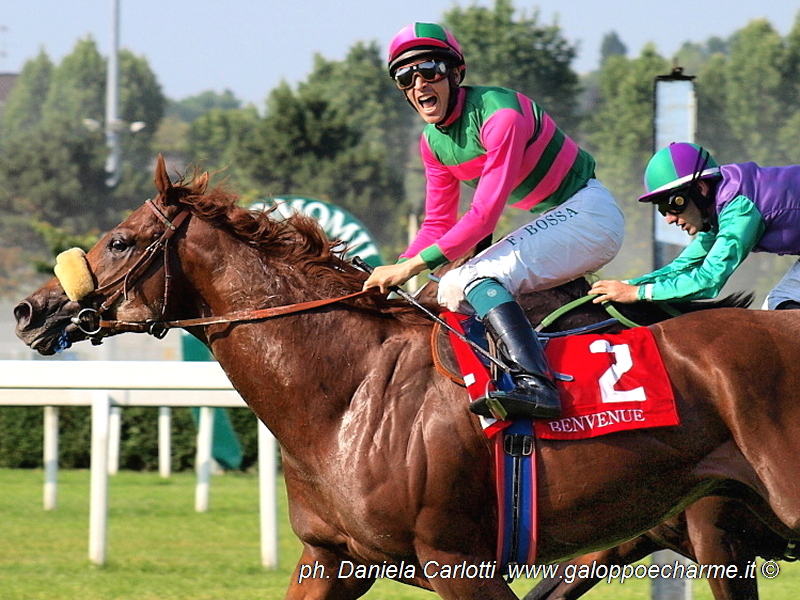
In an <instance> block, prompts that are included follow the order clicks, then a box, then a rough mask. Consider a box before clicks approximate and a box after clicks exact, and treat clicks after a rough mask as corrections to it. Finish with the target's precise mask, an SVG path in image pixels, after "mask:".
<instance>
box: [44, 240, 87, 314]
mask: <svg viewBox="0 0 800 600" xmlns="http://www.w3.org/2000/svg"><path fill="white" fill-rule="evenodd" d="M53 271H54V272H55V274H56V277H57V278H58V282H59V283H60V284H61V287H62V288H64V292H66V294H67V298H69V299H70V300H72V301H73V302H78V301H80V300H82V299H83V298H86V296H88V295H89V294H91V293H92V292H93V291H94V279H93V278H92V273H91V272H90V271H89V263H88V262H86V253H85V252H84V251H83V250H81V249H80V248H70V249H69V250H64V252H62V253H61V254H59V255H58V256H57V257H56V266H55V269H53Z"/></svg>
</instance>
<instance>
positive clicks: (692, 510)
mask: <svg viewBox="0 0 800 600" xmlns="http://www.w3.org/2000/svg"><path fill="white" fill-rule="evenodd" d="M726 513H728V514H726ZM730 513H735V514H739V513H741V514H740V520H741V521H740V523H739V524H738V525H737V531H736V532H735V533H731V532H729V531H727V529H726V526H725V521H726V518H727V519H730V518H731V514H730ZM754 519H755V517H754V516H753V515H752V514H751V513H749V512H747V511H746V510H745V509H744V508H743V507H741V506H739V504H738V503H737V502H734V501H732V500H727V499H723V498H718V497H708V498H701V499H700V500H698V501H697V502H695V503H694V504H692V505H691V506H689V507H688V508H687V509H686V525H687V530H688V533H689V539H690V540H691V543H692V546H693V548H694V553H695V560H696V561H697V563H698V564H701V565H719V566H723V565H724V566H726V569H727V567H728V566H730V565H735V566H736V573H735V574H733V573H731V572H730V571H727V573H726V574H729V575H731V576H729V577H709V578H708V585H709V587H710V588H711V593H712V594H713V596H714V598H715V600H758V582H757V581H756V578H755V574H752V575H753V576H749V575H750V573H749V572H748V566H749V565H751V564H752V563H753V562H754V561H755V559H756V555H755V552H754V550H753V547H752V543H751V538H752V534H749V533H750V532H749V525H750V522H751V521H753V520H754ZM755 526H757V527H759V528H761V527H762V526H761V525H760V524H759V523H757V522H755ZM753 541H755V538H754V539H753Z"/></svg>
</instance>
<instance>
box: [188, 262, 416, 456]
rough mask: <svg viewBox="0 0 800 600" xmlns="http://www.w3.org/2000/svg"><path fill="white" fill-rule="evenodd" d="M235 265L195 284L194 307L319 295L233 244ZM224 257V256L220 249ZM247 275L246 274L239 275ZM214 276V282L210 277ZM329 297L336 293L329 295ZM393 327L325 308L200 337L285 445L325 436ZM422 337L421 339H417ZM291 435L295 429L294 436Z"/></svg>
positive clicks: (211, 330)
mask: <svg viewBox="0 0 800 600" xmlns="http://www.w3.org/2000/svg"><path fill="white" fill-rule="evenodd" d="M239 253H240V255H239V256H238V257H237V259H236V261H237V264H236V266H235V267H234V266H232V265H230V264H227V265H222V264H221V265H219V266H218V267H217V268H216V269H215V271H214V277H211V276H210V275H207V276H206V277H202V278H200V279H202V281H197V282H195V287H196V292H197V293H196V296H195V302H197V309H198V310H200V309H202V310H205V311H206V312H208V311H209V310H210V311H211V312H212V313H213V314H214V316H221V315H225V314H230V313H233V312H237V311H242V310H248V309H257V308H262V307H265V306H275V305H284V304H292V303H296V302H301V301H305V300H310V299H314V298H318V297H319V296H320V294H321V293H322V294H323V295H327V294H325V293H323V292H319V291H318V290H319V288H322V289H324V285H320V282H319V281H315V282H314V289H307V290H305V291H303V289H302V286H299V284H298V281H302V279H303V278H302V277H300V276H298V275H297V274H292V275H291V277H292V278H293V281H288V280H287V279H286V278H285V277H276V276H275V275H274V273H269V272H268V270H266V269H264V267H263V266H262V265H261V264H260V261H259V259H258V257H257V256H255V255H254V254H252V253H250V252H248V251H246V250H242V249H239ZM223 256H225V254H223ZM245 274H246V277H245ZM211 280H213V281H211ZM331 295H336V294H333V293H331ZM390 329H394V330H397V329H398V325H397V323H396V321H394V319H391V318H389V319H381V318H378V317H374V316H372V317H370V316H368V315H365V314H363V313H360V312H354V311H351V310H343V309H342V308H341V306H336V305H334V306H332V307H330V308H324V309H319V310H314V311H308V312H301V313H297V314H291V315H285V316H280V317H275V318H270V319H267V320H264V321H257V322H248V323H238V324H234V325H231V324H225V325H213V326H210V327H208V328H206V332H205V337H206V338H207V343H208V345H209V347H210V348H211V350H212V352H213V353H214V356H215V358H216V359H217V361H218V362H219V363H220V365H221V366H222V367H223V369H224V370H225V371H226V373H227V374H228V376H229V378H230V379H231V381H232V383H233V385H234V386H235V387H236V389H237V390H238V391H239V393H240V394H241V395H242V397H243V398H244V399H245V401H246V402H247V403H248V404H249V405H250V407H251V408H252V409H253V411H254V412H255V413H256V414H257V415H258V416H259V418H261V419H262V421H264V422H265V423H266V425H267V426H268V427H269V428H270V429H271V430H272V432H273V433H274V434H275V435H276V437H277V438H278V440H279V441H280V442H281V443H282V444H283V445H284V446H291V445H292V443H293V441H294V440H299V439H303V440H305V441H304V442H303V444H306V445H307V444H308V441H307V440H308V439H319V438H321V437H323V436H330V435H331V432H332V431H334V430H335V429H336V428H337V427H339V424H340V423H341V421H342V419H343V416H344V414H345V413H346V412H347V411H348V409H349V406H350V403H351V401H352V400H353V398H354V397H355V396H356V395H357V394H359V393H361V390H363V388H364V386H365V380H371V378H373V379H374V378H375V375H374V373H375V372H376V371H378V370H381V369H383V370H388V364H389V363H390V361H391V360H392V359H391V357H389V356H387V353H385V352H383V351H382V348H381V344H382V343H383V342H384V341H385V339H386V338H387V337H390V336H391V335H393V334H392V333H391V332H390V331H389V330H390ZM420 337H422V336H420ZM298 432H302V434H301V433H298Z"/></svg>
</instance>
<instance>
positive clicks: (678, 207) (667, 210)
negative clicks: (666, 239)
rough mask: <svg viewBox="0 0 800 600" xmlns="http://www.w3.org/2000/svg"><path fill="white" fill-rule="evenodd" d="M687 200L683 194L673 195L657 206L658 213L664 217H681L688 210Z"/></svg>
mask: <svg viewBox="0 0 800 600" xmlns="http://www.w3.org/2000/svg"><path fill="white" fill-rule="evenodd" d="M687 200H688V199H687V198H686V196H685V195H683V194H673V195H672V196H670V197H669V198H667V199H666V200H662V201H661V202H659V203H658V204H657V207H658V212H660V213H661V215H662V216H665V217H666V216H667V215H668V214H670V215H679V214H681V213H682V212H683V211H685V210H686V206H687V203H688V202H687Z"/></svg>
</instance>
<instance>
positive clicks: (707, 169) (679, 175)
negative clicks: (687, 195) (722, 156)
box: [639, 142, 719, 202]
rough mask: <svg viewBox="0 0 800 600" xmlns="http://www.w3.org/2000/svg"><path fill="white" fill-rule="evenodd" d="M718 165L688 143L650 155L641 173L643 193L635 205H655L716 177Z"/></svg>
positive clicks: (696, 146) (701, 150)
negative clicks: (690, 184) (660, 199)
mask: <svg viewBox="0 0 800 600" xmlns="http://www.w3.org/2000/svg"><path fill="white" fill-rule="evenodd" d="M718 175H719V165H718V164H717V162H716V161H715V160H714V158H713V157H712V156H711V154H709V153H708V151H707V150H706V149H705V148H703V147H702V146H698V145H697V144H690V143H688V142H675V143H672V144H670V145H669V146H667V147H666V148H662V149H661V150H659V151H658V152H656V153H655V154H654V155H653V158H651V159H650V162H649V163H647V168H646V169H645V172H644V189H645V190H646V193H645V194H644V195H643V196H640V197H639V202H655V201H657V200H658V199H659V198H661V197H663V196H664V195H665V194H667V193H669V192H672V191H673V190H676V189H678V188H680V187H681V186H684V185H686V184H687V183H690V182H692V181H696V180H698V179H705V178H708V177H716V176H718Z"/></svg>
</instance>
